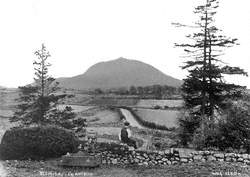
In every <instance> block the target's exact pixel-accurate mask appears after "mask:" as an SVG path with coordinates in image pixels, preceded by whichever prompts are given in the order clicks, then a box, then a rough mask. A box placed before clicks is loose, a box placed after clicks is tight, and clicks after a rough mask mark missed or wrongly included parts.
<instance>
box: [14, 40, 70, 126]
mask: <svg viewBox="0 0 250 177" xmlns="http://www.w3.org/2000/svg"><path fill="white" fill-rule="evenodd" d="M35 55H36V57H37V59H36V60H35V61H34V63H33V65H34V70H35V77H34V83H33V84H31V85H28V86H22V87H19V91H20V97H19V99H18V101H19V102H20V104H19V105H18V106H17V110H16V112H15V114H14V116H13V117H12V118H11V121H13V122H17V121H19V122H21V123H22V125H27V126H28V125H32V124H36V125H44V124H47V123H58V122H60V120H62V119H65V114H67V115H68V116H66V117H67V118H73V117H74V116H75V115H74V113H72V112H71V111H72V109H70V108H66V111H65V110H62V111H59V110H58V109H57V105H58V103H59V101H60V100H61V99H63V98H65V97H67V96H68V95H67V94H56V91H58V90H59V87H58V84H59V83H58V82H55V79H54V78H53V77H51V76H49V74H48V68H49V67H50V66H51V64H50V63H48V61H47V60H48V58H49V57H50V54H49V52H48V51H47V49H46V47H45V46H44V45H43V44H42V48H41V49H40V50H37V51H36V52H35Z"/></svg>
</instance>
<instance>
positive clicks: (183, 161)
mask: <svg viewBox="0 0 250 177" xmlns="http://www.w3.org/2000/svg"><path fill="white" fill-rule="evenodd" d="M180 161H181V162H182V163H188V159H186V158H181V160H180Z"/></svg>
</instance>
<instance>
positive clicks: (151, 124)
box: [122, 106, 175, 130]
mask: <svg viewBox="0 0 250 177" xmlns="http://www.w3.org/2000/svg"><path fill="white" fill-rule="evenodd" d="M122 108H124V109H127V110H129V111H130V112H131V114H132V115H133V116H134V118H135V119H136V120H137V121H138V122H139V123H140V124H141V125H142V126H145V127H148V128H152V129H158V130H174V129H175V128H174V127H173V128H168V127H166V126H165V125H159V124H156V123H155V122H149V121H146V120H143V119H142V118H141V117H140V116H138V115H137V114H136V113H135V111H134V110H133V109H132V108H130V107H124V106H123V107H122Z"/></svg>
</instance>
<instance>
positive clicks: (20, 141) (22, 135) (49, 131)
mask: <svg viewBox="0 0 250 177" xmlns="http://www.w3.org/2000/svg"><path fill="white" fill-rule="evenodd" d="M78 145H79V141H78V139H77V138H76V137H75V136H74V134H73V133H71V132H69V131H67V130H65V129H63V128H59V127H54V126H40V127H29V128H12V129H10V130H8V131H6V132H5V134H4V136H3V138H2V141H1V144H0V158H1V159H2V160H7V159H9V160H11V159H16V160H25V159H34V160H39V159H47V158H54V157H60V156H61V155H64V154H66V153H67V152H70V153H71V152H76V151H77V147H78Z"/></svg>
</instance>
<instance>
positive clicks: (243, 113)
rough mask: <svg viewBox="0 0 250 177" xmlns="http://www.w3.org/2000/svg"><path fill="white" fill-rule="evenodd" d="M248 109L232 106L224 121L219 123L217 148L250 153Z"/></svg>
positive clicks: (249, 117) (249, 118)
mask: <svg viewBox="0 0 250 177" xmlns="http://www.w3.org/2000/svg"><path fill="white" fill-rule="evenodd" d="M249 110H250V109H249V107H248V109H246V108H245V107H243V106H235V105H234V106H232V107H231V108H230V109H229V110H228V111H227V114H226V116H225V118H224V119H222V120H221V121H220V122H219V131H220V137H221V138H220V144H218V145H219V148H220V149H222V150H224V149H226V148H230V147H231V148H233V149H244V150H246V151H247V152H250V112H249Z"/></svg>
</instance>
